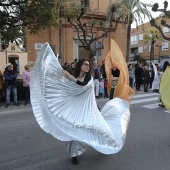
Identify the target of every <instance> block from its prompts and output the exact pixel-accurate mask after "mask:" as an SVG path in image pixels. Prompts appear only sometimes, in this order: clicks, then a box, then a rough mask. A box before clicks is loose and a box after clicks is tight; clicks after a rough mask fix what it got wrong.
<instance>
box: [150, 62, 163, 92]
mask: <svg viewBox="0 0 170 170" xmlns="http://www.w3.org/2000/svg"><path fill="white" fill-rule="evenodd" d="M152 66H153V69H154V80H153V83H152V90H157V89H159V85H160V79H161V76H162V72H158V70H157V67H156V66H155V64H154V63H153V62H152Z"/></svg>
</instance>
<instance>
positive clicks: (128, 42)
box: [126, 23, 131, 63]
mask: <svg viewBox="0 0 170 170" xmlns="http://www.w3.org/2000/svg"><path fill="white" fill-rule="evenodd" d="M130 33H131V23H129V24H128V28H127V44H126V45H127V46H126V62H127V63H128V62H129V61H130V38H131V37H130Z"/></svg>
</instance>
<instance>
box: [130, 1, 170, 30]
mask: <svg viewBox="0 0 170 170" xmlns="http://www.w3.org/2000/svg"><path fill="white" fill-rule="evenodd" d="M140 1H141V2H143V3H144V4H145V3H152V4H154V3H158V4H159V8H161V9H162V8H163V7H164V0H140ZM167 1H169V0H167ZM167 9H169V10H170V3H169V4H168V8H167ZM148 10H149V11H150V12H151V14H152V16H153V17H154V18H156V17H157V16H158V15H160V14H161V12H153V11H152V10H151V8H149V7H148ZM146 22H149V20H148V19H146V20H144V23H146ZM135 27H136V24H135V22H133V24H132V28H135Z"/></svg>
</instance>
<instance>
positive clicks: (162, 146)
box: [0, 91, 170, 170]
mask: <svg viewBox="0 0 170 170" xmlns="http://www.w3.org/2000/svg"><path fill="white" fill-rule="evenodd" d="M107 101H108V99H104V98H101V99H97V103H98V104H99V107H100V108H102V107H103V105H104V104H105V103H106V102H107ZM131 104H132V105H131V121H130V124H129V128H128V134H127V139H126V142H125V145H124V147H123V149H122V150H121V151H120V152H119V153H117V154H113V155H103V154H101V153H99V152H97V151H95V150H94V149H93V148H91V147H89V149H88V150H87V151H86V152H85V153H84V154H82V155H81V156H79V157H78V160H79V164H78V165H72V164H71V160H70V158H69V157H68V156H67V154H66V151H67V142H61V141H58V140H56V139H54V138H53V137H52V136H51V135H49V134H47V133H45V132H44V131H43V130H42V129H41V128H40V127H39V125H38V124H37V122H36V120H35V118H34V115H33V113H32V108H31V105H27V106H24V105H22V104H21V105H20V106H19V107H17V106H11V107H10V108H7V109H5V108H4V107H2V108H0V170H14V169H17V170H39V169H41V170H170V130H169V128H170V113H169V112H168V111H167V110H166V108H163V107H159V106H158V104H159V102H158V94H157V93H153V92H151V91H150V92H148V93H144V92H142V91H140V92H136V95H135V97H134V98H133V100H132V101H131Z"/></svg>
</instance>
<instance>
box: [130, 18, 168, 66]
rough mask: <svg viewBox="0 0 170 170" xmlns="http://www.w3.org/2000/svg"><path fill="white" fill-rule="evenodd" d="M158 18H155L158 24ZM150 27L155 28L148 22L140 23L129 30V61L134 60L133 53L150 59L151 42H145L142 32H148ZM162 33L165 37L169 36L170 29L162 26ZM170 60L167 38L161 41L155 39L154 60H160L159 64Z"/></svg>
mask: <svg viewBox="0 0 170 170" xmlns="http://www.w3.org/2000/svg"><path fill="white" fill-rule="evenodd" d="M160 21H161V20H160V19H158V20H157V23H158V25H160ZM150 29H152V30H153V29H156V28H155V27H152V26H151V25H150V23H149V22H148V23H146V24H144V30H143V27H142V26H141V25H140V26H139V27H138V29H137V28H135V29H132V30H131V47H130V48H131V61H133V60H134V56H135V55H137V54H138V55H139V56H140V57H141V58H143V59H146V60H147V61H148V62H149V61H150V51H151V42H148V43H145V42H146V40H145V39H144V34H145V33H149V30H150ZM162 30H163V33H164V35H165V36H166V37H170V29H169V28H167V27H162ZM165 60H168V61H170V42H169V41H168V40H164V39H162V40H161V41H156V43H155V46H154V62H160V63H161V64H162V63H163V62H164V61H165Z"/></svg>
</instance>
